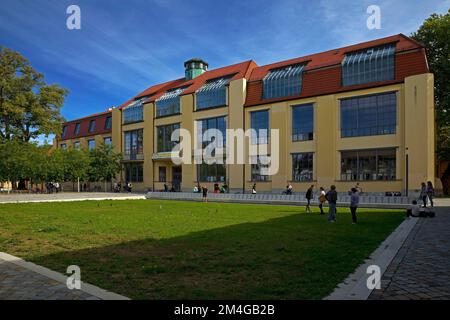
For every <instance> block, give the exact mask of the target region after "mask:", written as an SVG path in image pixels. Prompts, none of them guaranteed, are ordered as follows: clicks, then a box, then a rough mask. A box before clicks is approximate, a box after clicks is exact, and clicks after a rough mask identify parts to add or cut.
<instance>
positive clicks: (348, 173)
mask: <svg viewBox="0 0 450 320" xmlns="http://www.w3.org/2000/svg"><path fill="white" fill-rule="evenodd" d="M395 179H396V149H395V148H390V149H371V150H358V151H342V152H341V180H344V181H353V180H356V181H376V180H395Z"/></svg>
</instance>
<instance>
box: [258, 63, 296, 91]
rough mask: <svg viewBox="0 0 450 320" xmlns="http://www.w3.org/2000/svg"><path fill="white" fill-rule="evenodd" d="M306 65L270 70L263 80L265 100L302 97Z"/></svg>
mask: <svg viewBox="0 0 450 320" xmlns="http://www.w3.org/2000/svg"><path fill="white" fill-rule="evenodd" d="M304 68H305V65H304V64H297V65H290V66H287V67H283V68H278V69H273V70H270V71H269V73H268V74H267V75H266V76H265V77H264V79H263V99H270V98H280V97H290V96H297V95H300V93H301V91H302V74H303V69H304Z"/></svg>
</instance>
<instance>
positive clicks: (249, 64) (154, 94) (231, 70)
mask: <svg viewBox="0 0 450 320" xmlns="http://www.w3.org/2000/svg"><path fill="white" fill-rule="evenodd" d="M256 66H257V65H256V63H255V62H254V61H253V60H249V61H244V62H241V63H237V64H233V65H230V66H226V67H222V68H218V69H213V70H209V71H206V72H205V73H203V74H201V75H199V76H198V77H196V78H194V79H192V80H186V79H185V78H180V79H176V80H172V81H168V82H164V83H160V84H157V85H154V86H151V87H150V88H148V89H146V90H144V91H142V92H141V93H139V94H138V95H136V96H135V97H133V98H132V99H130V100H128V101H127V102H125V103H123V104H122V105H120V106H119V108H120V109H121V108H124V107H126V106H127V105H129V104H130V103H131V102H133V101H134V100H137V99H140V98H143V97H146V96H148V99H147V100H146V101H145V102H153V101H155V100H156V99H158V98H159V97H161V96H162V95H163V94H164V93H166V92H167V91H169V90H172V89H176V88H181V87H187V89H186V90H185V91H184V92H183V94H190V93H194V92H195V91H197V90H198V89H200V88H201V87H202V86H203V85H204V84H205V83H206V82H207V81H208V80H211V79H216V78H219V77H224V76H232V77H231V80H236V79H241V78H245V79H247V80H248V79H249V78H250V74H251V71H252V70H253V68H255V67H256Z"/></svg>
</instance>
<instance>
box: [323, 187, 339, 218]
mask: <svg viewBox="0 0 450 320" xmlns="http://www.w3.org/2000/svg"><path fill="white" fill-rule="evenodd" d="M325 197H326V198H327V201H328V206H329V210H328V221H330V222H336V203H337V192H336V186H335V185H332V186H331V187H330V191H328V192H327V194H326V195H325Z"/></svg>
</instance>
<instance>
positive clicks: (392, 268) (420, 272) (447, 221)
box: [369, 207, 450, 300]
mask: <svg viewBox="0 0 450 320" xmlns="http://www.w3.org/2000/svg"><path fill="white" fill-rule="evenodd" d="M434 211H435V212H436V217H435V218H419V219H420V220H419V221H418V223H417V224H416V225H415V227H414V228H413V230H412V231H411V233H410V235H409V236H408V238H407V240H406V241H405V243H404V244H403V246H402V248H401V249H400V250H399V252H398V253H397V255H396V257H395V258H394V260H393V261H392V262H391V264H390V265H389V267H388V269H387V270H386V272H385V273H384V275H383V277H382V279H381V289H380V290H374V291H373V292H372V294H371V295H370V297H369V299H370V300H412V299H414V300H416V299H433V300H437V299H439V300H441V299H442V300H448V299H450V207H440V208H435V209H434Z"/></svg>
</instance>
